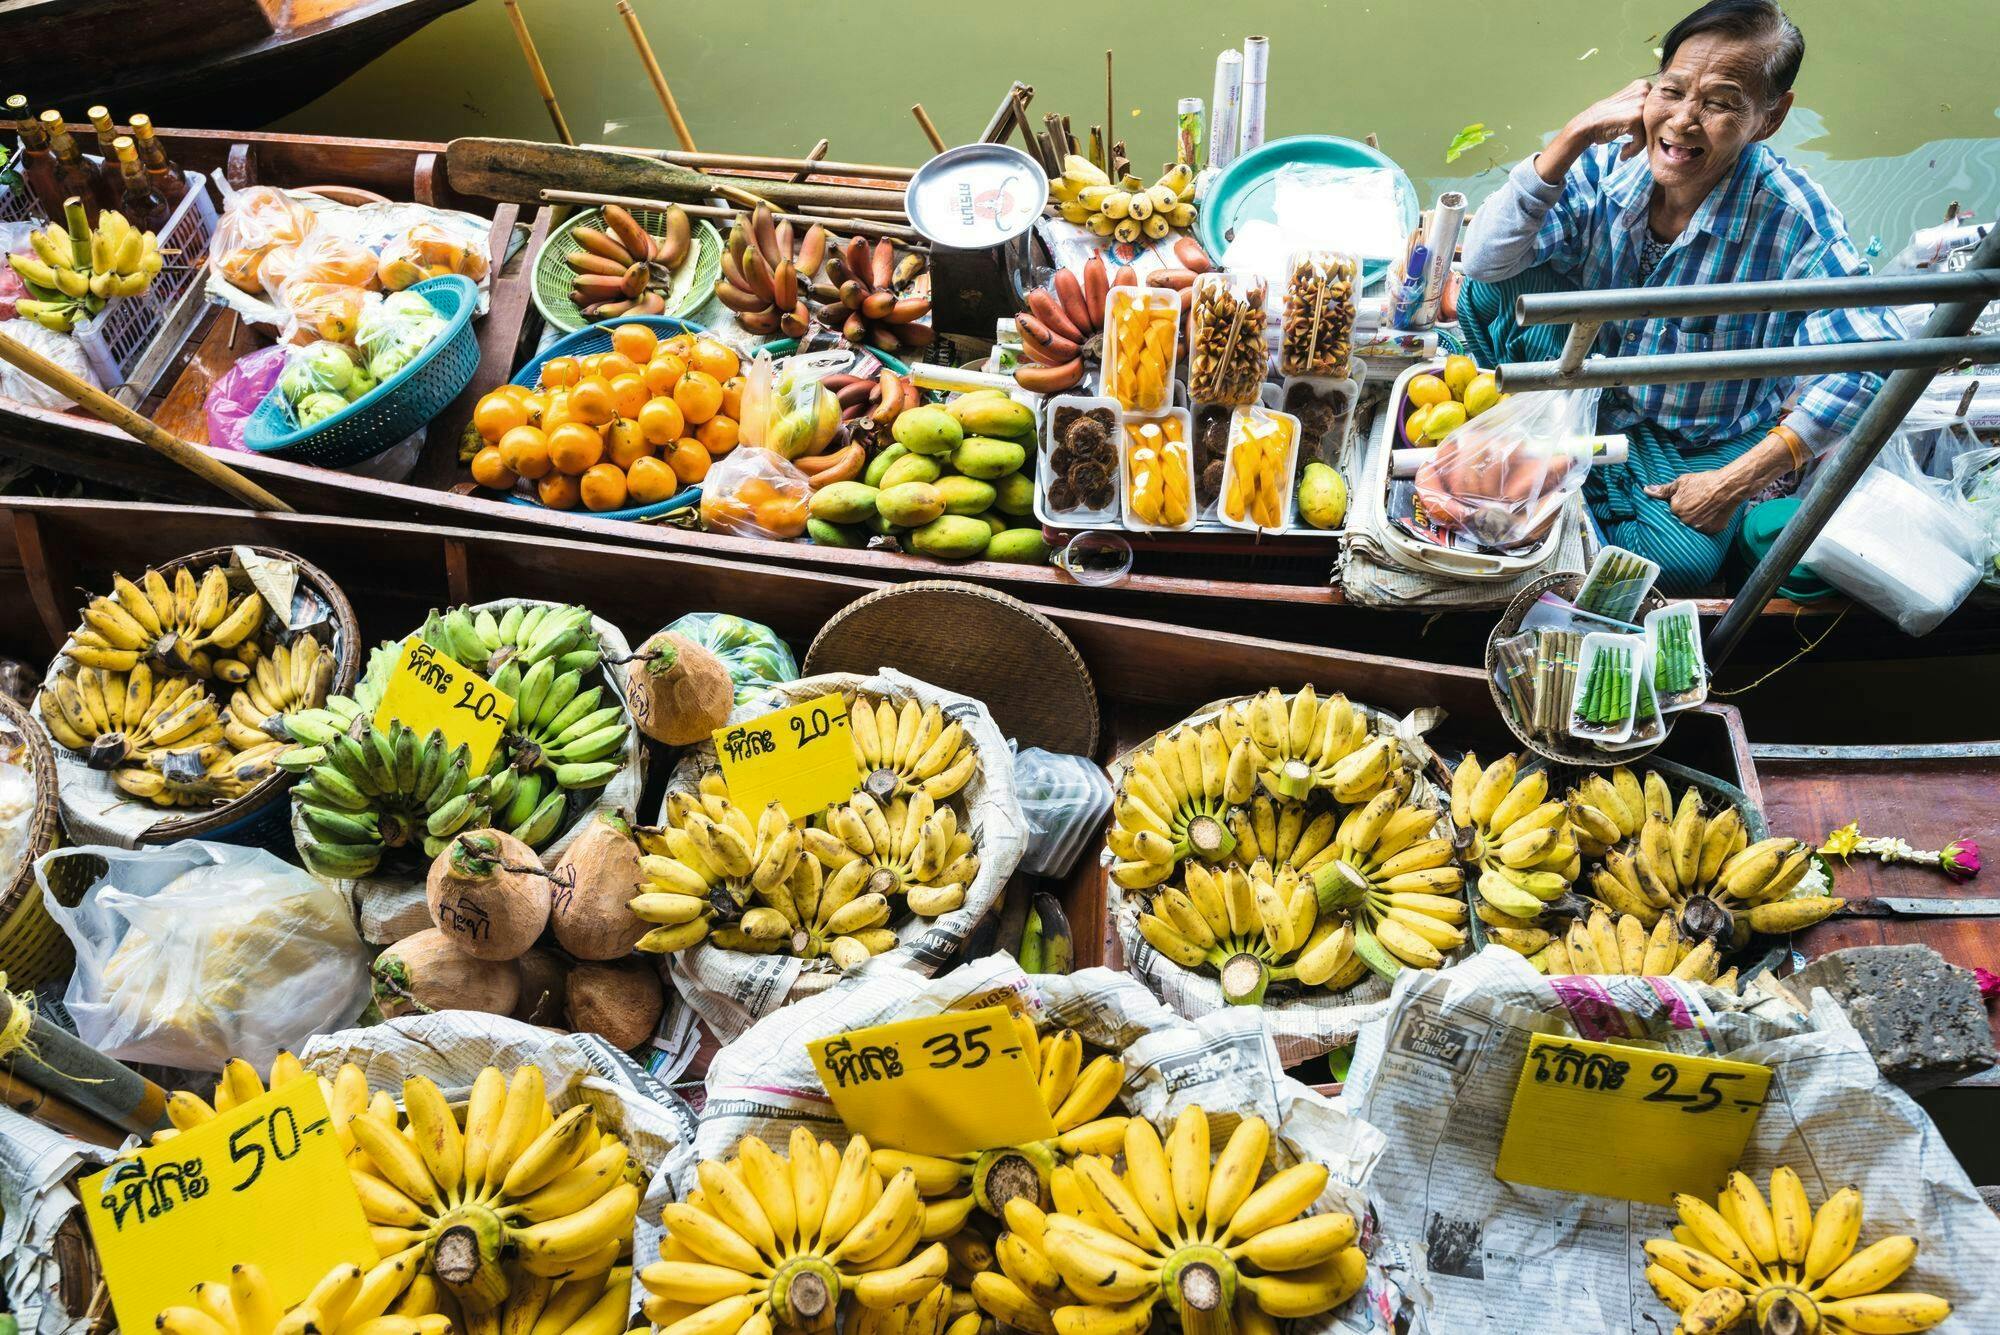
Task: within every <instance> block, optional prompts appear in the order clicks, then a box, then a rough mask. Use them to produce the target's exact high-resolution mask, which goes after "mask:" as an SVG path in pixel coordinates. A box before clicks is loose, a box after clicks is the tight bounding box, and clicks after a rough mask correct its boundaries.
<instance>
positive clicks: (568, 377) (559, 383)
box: [542, 357, 582, 389]
mask: <svg viewBox="0 0 2000 1335" xmlns="http://www.w3.org/2000/svg"><path fill="white" fill-rule="evenodd" d="M581 376H582V371H581V369H580V368H579V367H578V366H577V364H576V358H574V357H551V358H549V359H548V360H547V361H545V362H543V363H542V384H543V385H544V386H545V387H547V388H549V389H566V388H568V387H569V386H571V385H574V384H575V383H576V382H577V380H578V379H579V378H581Z"/></svg>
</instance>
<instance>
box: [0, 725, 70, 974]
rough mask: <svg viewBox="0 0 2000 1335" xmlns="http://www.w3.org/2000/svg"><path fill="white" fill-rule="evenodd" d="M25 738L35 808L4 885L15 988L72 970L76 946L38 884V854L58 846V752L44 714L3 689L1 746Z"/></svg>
mask: <svg viewBox="0 0 2000 1335" xmlns="http://www.w3.org/2000/svg"><path fill="white" fill-rule="evenodd" d="M14 735H18V736H19V737H20V738H21V739H22V741H23V742H24V743H25V744H26V752H25V754H24V755H23V757H22V759H23V760H24V761H26V763H27V766H28V770H29V772H30V773H31V774H32V775H33V776H34V781H35V809H34V814H33V815H31V816H30V817H29V818H28V846H27V849H26V851H25V854H24V855H23V857H22V859H21V865H20V866H18V867H16V868H15V869H14V875H13V877H12V879H10V880H8V881H7V882H6V883H5V884H4V885H0V974H5V975H6V978H7V982H8V984H9V985H10V986H12V987H15V988H17V989H18V988H29V987H38V986H40V985H41V984H43V983H45V982H49V981H51V980H53V979H56V978H60V977H62V976H63V975H64V974H66V973H68V972H69V967H70V963H71V961H72V960H73V959H74V958H75V952H74V951H73V950H72V949H71V948H70V944H69V938H68V937H66V936H64V935H63V934H62V929H61V928H59V927H57V926H56V924H55V920H54V919H53V918H51V917H49V913H48V910H47V909H46V908H44V907H42V896H41V891H40V889H39V888H38V887H37V886H36V885H35V859H36V858H39V857H40V856H41V855H42V854H44V853H46V852H48V851H49V850H50V849H51V848H54V847H55V843H56V834H57V832H58V825H57V817H56V756H55V750H54V747H53V746H52V745H51V743H50V742H49V734H48V731H47V730H46V729H45V728H43V727H42V724H41V720H39V719H37V718H36V717H35V716H34V715H33V714H30V713H29V712H28V711H27V710H26V709H25V708H23V707H22V706H20V705H17V704H15V703H14V701H13V700H12V698H10V697H8V696H5V695H0V751H7V750H11V749H12V742H11V737H12V736H14Z"/></svg>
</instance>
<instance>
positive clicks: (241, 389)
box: [202, 343, 351, 450]
mask: <svg viewBox="0 0 2000 1335" xmlns="http://www.w3.org/2000/svg"><path fill="white" fill-rule="evenodd" d="M334 346H338V345H334ZM293 352H294V349H292V348H290V347H288V346H286V345H285V344H283V343H280V344H277V345H275V346H273V347H268V348H258V349H257V350H256V351H255V352H251V353H248V354H246V355H245V356H243V357H241V358H239V359H238V360H237V362H236V364H235V365H234V366H232V367H230V368H229V369H228V370H227V371H224V372H223V373H222V374H221V375H219V376H217V377H216V378H215V383H214V384H212V385H210V386H209V387H208V398H207V399H206V400H204V401H203V403H202V413H203V415H204V416H205V417H206V418H207V419H208V444H209V445H210V446H212V447H213V448H215V449H218V450H242V449H246V448H247V447H246V446H245V445H244V444H243V424H244V423H245V422H247V421H249V420H250V414H252V413H254V412H256V411H257V405H258V404H260V403H262V402H263V401H264V399H265V398H266V397H267V396H268V395H269V394H270V392H271V387H272V386H273V385H275V384H277V383H278V380H279V378H280V377H281V376H283V375H284V373H285V368H286V366H287V365H288V364H289V363H290V361H291V358H292V354H293ZM350 364H351V363H350Z"/></svg>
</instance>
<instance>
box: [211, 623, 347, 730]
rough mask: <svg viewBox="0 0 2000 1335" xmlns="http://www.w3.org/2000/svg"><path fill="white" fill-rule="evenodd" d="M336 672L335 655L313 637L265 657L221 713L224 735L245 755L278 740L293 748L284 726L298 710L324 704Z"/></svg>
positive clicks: (277, 649) (302, 639)
mask: <svg viewBox="0 0 2000 1335" xmlns="http://www.w3.org/2000/svg"><path fill="white" fill-rule="evenodd" d="M226 661H228V662H236V661H238V660H236V659H229V660H226ZM333 668H334V661H333V651H332V650H331V649H328V648H326V647H325V646H324V645H322V644H321V643H320V642H319V640H318V638H317V637H316V636H314V635H313V634H312V633H311V632H307V633H305V634H302V635H300V636H299V637H298V638H297V639H296V640H293V641H292V642H291V643H290V644H279V645H278V646H277V647H276V648H275V649H273V650H272V651H271V652H270V653H269V654H265V655H260V656H259V657H258V658H257V661H256V666H255V667H254V668H252V669H250V676H249V678H248V680H246V681H245V682H244V683H243V684H242V685H241V686H238V687H237V688H236V690H235V691H234V692H233V693H232V694H231V695H230V697H229V704H228V706H227V707H226V708H224V710H223V711H222V730H223V735H224V736H225V737H227V738H228V740H229V744H230V745H231V746H234V747H235V748H237V749H238V750H239V751H242V750H248V749H250V748H251V747H253V746H260V745H262V744H264V743H265V742H268V741H270V740H271V739H272V738H273V737H281V738H282V739H283V740H285V741H287V742H289V741H290V740H291V738H290V736H289V735H288V734H285V733H283V732H282V731H281V730H280V722H279V721H280V720H281V719H282V718H283V716H284V715H286V714H289V713H292V712H294V711H295V710H302V709H316V708H318V707H319V706H320V705H322V704H324V703H325V702H326V697H327V693H328V692H329V691H330V690H331V689H332V687H333Z"/></svg>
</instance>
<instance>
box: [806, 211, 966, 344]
mask: <svg viewBox="0 0 2000 1335" xmlns="http://www.w3.org/2000/svg"><path fill="white" fill-rule="evenodd" d="M924 267H925V266H924V257H923V256H921V255H919V254H916V253H915V252H911V253H909V254H906V255H904V256H903V258H902V259H900V260H898V259H897V258H896V247H895V246H894V245H893V244H891V243H890V242H888V241H886V240H884V241H877V242H876V243H875V244H874V245H872V246H871V245H869V244H868V242H867V240H866V239H864V238H862V237H858V236H857V237H855V238H853V239H852V240H850V241H849V242H848V243H847V244H846V246H844V247H839V248H836V249H835V251H834V252H833V254H832V255H830V256H829V257H828V259H827V263H826V276H827V282H825V283H823V284H814V285H813V290H812V291H813V296H814V297H815V298H816V299H817V300H819V301H821V302H823V303H824V304H823V305H822V306H821V307H820V308H819V319H820V323H821V324H823V325H825V326H826V327H827V328H829V329H838V330H840V334H841V337H843V338H845V339H846V340H847V341H848V342H849V343H852V344H854V345H855V346H856V347H860V346H863V345H866V346H868V347H874V348H880V349H881V350H882V351H884V352H896V351H899V350H902V349H905V348H908V349H917V348H927V347H929V346H930V345H931V339H932V338H934V337H935V334H934V333H933V331H932V329H931V327H930V326H929V325H927V324H919V323H918V321H920V320H922V319H923V318H924V317H925V316H927V315H929V314H930V313H931V300H930V298H929V297H919V296H912V295H910V288H911V286H912V285H913V284H914V283H915V282H916V281H917V279H918V278H919V277H920V276H922V274H923V272H924Z"/></svg>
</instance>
